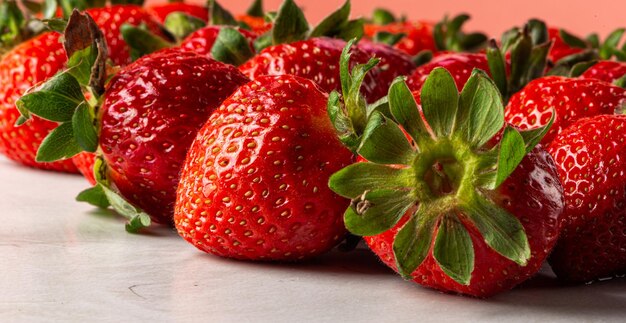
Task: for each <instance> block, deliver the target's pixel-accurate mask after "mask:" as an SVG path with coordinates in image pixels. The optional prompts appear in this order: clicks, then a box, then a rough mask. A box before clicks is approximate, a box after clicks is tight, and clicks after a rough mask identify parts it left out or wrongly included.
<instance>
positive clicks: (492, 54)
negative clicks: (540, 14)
mask: <svg viewBox="0 0 626 323" xmlns="http://www.w3.org/2000/svg"><path fill="white" fill-rule="evenodd" d="M501 43H502V45H501V46H502V47H501V48H499V47H498V45H497V44H496V42H495V40H491V41H490V42H489V45H488V46H487V49H486V54H487V61H488V64H489V69H490V72H491V76H492V78H493V80H494V82H495V84H496V86H497V87H498V90H499V91H500V93H501V94H502V97H503V98H504V102H508V100H509V98H510V97H511V96H512V95H513V94H514V93H516V92H518V91H519V90H521V89H522V88H523V87H524V86H526V84H528V83H529V82H530V81H532V80H534V79H536V78H539V77H541V76H543V75H544V73H545V70H546V67H547V64H548V58H547V57H548V52H549V50H550V46H551V45H552V43H551V41H550V40H549V39H548V31H547V28H546V26H545V24H544V23H543V22H541V21H539V20H534V19H533V20H530V21H529V22H528V23H527V24H526V25H525V26H524V28H523V29H521V30H520V29H517V28H515V29H512V30H510V31H508V32H506V33H504V35H503V36H502V41H501ZM507 52H509V53H510V73H508V72H507V70H508V69H507V62H506V59H505V57H506V53H507Z"/></svg>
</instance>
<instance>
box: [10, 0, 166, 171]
mask: <svg viewBox="0 0 626 323" xmlns="http://www.w3.org/2000/svg"><path fill="white" fill-rule="evenodd" d="M87 12H88V14H89V15H91V16H92V17H93V19H94V20H95V22H96V24H98V26H100V27H101V28H102V30H103V31H104V38H105V41H106V43H107V45H108V51H109V53H110V58H111V60H112V61H113V62H114V63H115V64H118V65H124V64H126V63H128V62H130V57H129V56H128V47H127V46H126V44H125V43H124V41H123V40H122V37H121V35H120V33H119V29H120V26H121V24H122V23H123V21H126V22H127V23H130V24H140V23H145V24H146V25H147V26H149V27H150V28H154V31H155V32H158V31H159V28H158V24H157V23H156V22H154V21H153V20H152V18H151V17H150V16H149V15H148V14H146V13H145V12H144V11H143V10H142V9H141V8H140V7H137V6H131V5H123V6H122V5H121V6H112V7H106V8H96V9H90V10H88V11H87ZM60 41H61V35H60V34H57V33H54V32H48V33H44V34H42V35H40V36H37V37H35V38H32V39H30V40H28V41H26V42H23V43H22V44H20V45H19V46H17V47H15V48H13V49H12V50H11V51H10V52H8V53H6V54H5V55H4V56H2V58H1V59H0V79H2V80H3V81H2V82H1V83H0V153H2V154H4V155H6V156H7V157H9V158H10V159H12V160H15V161H17V162H19V163H22V164H24V165H28V166H31V167H37V168H42V169H51V170H57V171H68V172H76V168H75V167H74V164H73V163H72V162H71V161H69V160H68V161H58V162H53V163H37V162H36V161H35V155H36V152H37V149H38V147H39V145H40V143H41V141H42V140H43V139H44V137H46V135H47V134H48V133H49V132H50V131H51V130H52V129H53V128H55V127H56V124H55V123H54V122H49V121H46V120H42V119H40V118H36V117H35V118H32V120H30V121H28V122H27V123H26V124H24V125H23V126H21V127H16V126H15V124H16V122H18V119H19V116H20V113H19V112H18V110H17V109H16V108H15V102H16V101H17V100H18V99H19V97H20V96H21V95H23V94H24V93H25V92H26V91H27V90H28V89H29V88H31V87H33V86H35V85H37V84H38V83H40V82H44V81H46V80H48V79H49V78H50V77H52V76H53V75H55V74H56V73H57V72H59V71H60V70H61V69H62V68H63V67H64V65H65V63H66V61H67V56H66V53H65V50H64V49H63V44H62V43H61V42H60Z"/></svg>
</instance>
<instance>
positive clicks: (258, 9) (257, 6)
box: [246, 0, 265, 18]
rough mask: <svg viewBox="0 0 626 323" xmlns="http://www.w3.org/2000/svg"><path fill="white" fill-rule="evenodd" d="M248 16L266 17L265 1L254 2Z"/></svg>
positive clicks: (256, 0)
mask: <svg viewBox="0 0 626 323" xmlns="http://www.w3.org/2000/svg"><path fill="white" fill-rule="evenodd" d="M246 14H247V15H248V16H251V17H261V18H262V17H264V16H265V11H264V10H263V0H254V1H253V2H252V5H250V8H248V10H247V11H246Z"/></svg>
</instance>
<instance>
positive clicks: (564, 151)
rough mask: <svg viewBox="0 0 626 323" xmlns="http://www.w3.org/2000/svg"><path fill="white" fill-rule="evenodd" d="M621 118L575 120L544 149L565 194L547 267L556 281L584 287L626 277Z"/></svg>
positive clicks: (624, 123)
mask: <svg viewBox="0 0 626 323" xmlns="http://www.w3.org/2000/svg"><path fill="white" fill-rule="evenodd" d="M624 137H626V116H623V115H602V116H595V117H592V118H586V119H581V120H579V121H577V122H575V123H574V124H572V125H571V126H570V127H569V128H567V129H565V130H564V131H563V132H561V133H560V134H559V135H558V136H557V137H556V138H555V139H554V140H553V141H552V143H551V144H550V146H549V147H548V150H549V152H550V154H552V156H553V157H554V160H555V162H556V165H557V167H558V170H559V175H560V177H561V181H562V183H563V188H564V191H565V211H564V212H563V217H562V220H563V231H562V232H561V237H560V238H559V241H558V243H557V246H556V248H555V249H554V252H553V253H552V255H551V256H550V259H549V260H550V265H551V266H552V269H553V270H554V272H555V273H556V274H557V276H558V277H559V278H562V279H566V280H570V281H577V282H587V281H590V280H594V279H599V278H606V277H611V276H614V275H619V274H622V275H623V274H626V220H625V218H626V212H625V211H624V203H626V189H625V188H624V180H623V177H624V170H625V169H626V144H624Z"/></svg>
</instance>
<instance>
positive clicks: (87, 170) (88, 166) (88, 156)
mask: <svg viewBox="0 0 626 323" xmlns="http://www.w3.org/2000/svg"><path fill="white" fill-rule="evenodd" d="M95 161H96V155H95V154H92V153H88V152H83V153H80V154H78V155H76V156H74V157H72V162H74V166H76V168H77V169H78V171H79V172H80V173H81V174H83V176H84V177H85V179H86V180H87V181H88V182H89V184H91V185H92V186H93V185H96V184H97V182H96V177H95V176H94V173H93V169H94V164H95Z"/></svg>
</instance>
